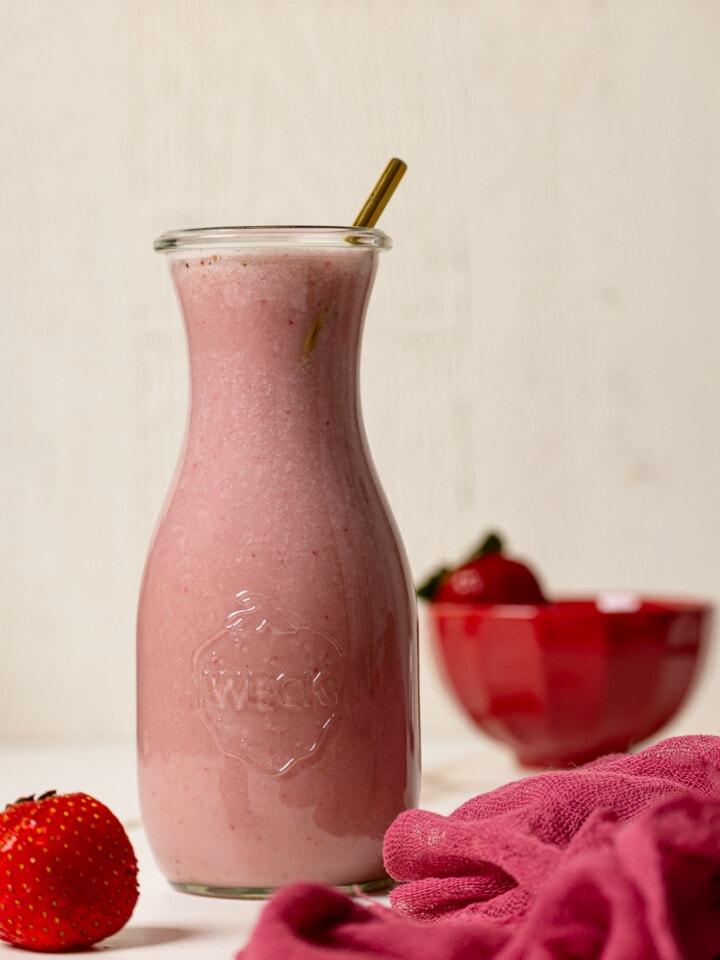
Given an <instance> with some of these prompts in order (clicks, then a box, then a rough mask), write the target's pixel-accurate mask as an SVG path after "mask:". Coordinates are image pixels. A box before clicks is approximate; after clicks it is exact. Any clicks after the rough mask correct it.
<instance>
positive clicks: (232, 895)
mask: <svg viewBox="0 0 720 960" xmlns="http://www.w3.org/2000/svg"><path fill="white" fill-rule="evenodd" d="M393 884H394V880H392V879H391V878H390V877H379V878H378V879H376V880H365V881H363V882H362V883H346V884H340V885H338V886H335V885H334V884H331V886H332V887H333V889H334V890H340V891H341V892H342V893H347V894H350V895H351V896H352V895H353V894H363V893H379V892H380V891H382V890H387V889H389V888H390V887H392V886H393ZM170 886H171V887H172V888H173V890H177V891H178V892H179V893H191V894H193V895H194V896H198V897H222V898H224V899H227V900H267V899H268V898H269V897H271V896H272V895H273V894H274V893H277V891H278V890H280V889H281V888H280V887H210V886H205V885H204V884H202V883H175V882H174V881H170Z"/></svg>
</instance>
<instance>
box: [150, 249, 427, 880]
mask: <svg viewBox="0 0 720 960" xmlns="http://www.w3.org/2000/svg"><path fill="white" fill-rule="evenodd" d="M377 255H378V254H377V251H376V250H373V249H367V248H365V247H364V246H363V245H362V244H361V243H360V244H357V245H353V244H348V243H347V242H346V241H345V240H344V239H342V238H341V237H340V236H339V235H338V236H337V237H334V239H333V241H332V242H331V243H330V244H328V245H322V244H319V243H314V242H313V243H310V244H306V245H302V246H301V245H294V246H287V245H278V244H277V243H273V244H270V245H268V246H257V245H253V244H251V243H248V242H247V241H245V242H244V243H243V244H239V245H237V246H236V247H235V248H230V247H227V246H216V247H214V246H212V245H207V244H205V245H202V246H198V247H196V248H186V249H183V250H179V251H174V252H170V254H169V257H170V265H171V272H172V277H173V281H174V284H175V287H176V290H177V293H178V297H179V301H180V305H181V308H182V312H183V315H184V318H185V324H186V330H187V337H188V345H189V355H190V372H191V404H190V414H189V419H188V428H187V434H186V439H185V444H184V449H183V452H182V456H181V458H180V463H179V466H178V469H177V472H176V476H175V480H174V482H173V486H172V489H171V491H170V493H169V495H168V499H167V501H166V505H165V508H164V511H163V514H162V516H161V518H160V521H159V524H158V527H157V530H156V533H155V537H154V540H153V544H152V546H151V549H150V553H149V556H148V560H147V565H146V570H145V575H144V579H143V585H142V591H141V598H140V607H139V614H138V746H139V775H140V792H141V803H142V814H143V821H144V824H145V827H146V830H147V834H148V837H149V840H150V843H151V846H152V849H153V851H154V854H155V857H156V859H157V861H158V863H159V865H160V867H161V869H162V870H163V872H164V873H165V875H166V876H167V878H168V879H169V880H170V881H171V882H172V883H174V884H176V885H178V886H181V887H184V888H187V889H191V890H192V889H195V890H197V891H198V892H212V893H220V894H223V893H224V894H226V895H243V894H245V895H248V894H252V892H253V891H263V890H267V889H272V888H275V887H278V886H280V885H282V884H285V883H287V882H290V881H293V880H299V879H305V880H317V881H321V882H325V883H329V884H334V885H347V884H372V882H373V881H377V880H381V879H382V878H383V877H384V870H383V864H382V839H383V834H384V832H385V830H386V828H387V827H388V826H389V824H390V823H391V821H392V820H393V819H394V818H395V817H396V816H397V815H398V814H399V813H400V812H401V811H402V810H404V809H406V808H407V807H409V806H413V805H414V804H415V803H416V800H417V788H418V779H419V743H418V739H417V736H418V720H417V675H416V619H415V603H414V597H413V591H412V584H411V581H410V577H409V574H408V570H407V564H406V561H405V557H404V554H403V550H402V547H401V545H400V542H399V539H398V536H397V532H396V530H395V527H394V525H393V522H392V519H391V517H390V514H389V511H388V508H387V505H386V503H385V500H384V498H383V495H382V492H381V490H380V487H379V485H378V481H377V478H376V476H375V473H374V470H373V468H372V465H371V461H370V458H369V455H368V451H367V446H366V442H365V436H364V432H363V427H362V422H361V416H360V410H359V404H358V399H357V394H358V384H357V373H358V364H357V358H358V354H359V347H360V336H361V328H362V323H363V315H364V312H365V305H366V302H367V297H368V295H369V292H370V289H371V287H372V282H373V278H374V274H375V267H376V258H377Z"/></svg>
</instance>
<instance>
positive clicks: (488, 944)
mask: <svg viewBox="0 0 720 960" xmlns="http://www.w3.org/2000/svg"><path fill="white" fill-rule="evenodd" d="M385 861H386V866H387V868H388V871H389V873H390V875H391V876H392V877H394V878H395V879H396V880H399V881H403V884H402V885H401V886H399V887H397V888H396V889H395V890H394V891H393V892H392V894H391V903H392V906H393V910H388V909H386V908H383V907H380V906H367V905H365V904H364V903H361V902H358V901H353V900H351V899H350V898H349V897H346V896H345V895H343V894H341V893H338V892H337V891H334V890H331V889H328V888H325V887H322V886H318V885H314V884H295V885H293V886H290V887H287V888H286V889H284V890H283V891H281V892H280V893H278V894H277V895H276V896H275V897H274V898H273V899H272V900H271V901H270V903H269V904H268V905H267V906H266V907H265V909H264V910H263V912H262V914H261V916H260V919H259V921H258V924H257V926H256V928H255V930H254V931H253V934H252V936H251V938H250V941H249V943H248V945H247V946H246V947H245V948H244V949H243V950H242V951H241V952H240V953H239V954H238V960H334V958H337V960H360V958H392V960H425V958H427V960H431V958H432V960H470V958H473V960H486V958H495V960H716V958H720V738H719V737H679V738H674V739H671V740H665V741H663V742H662V743H660V744H658V745H656V746H654V747H651V748H649V749H648V750H645V751H643V752H642V753H639V754H637V755H635V756H626V755H612V756H608V757H604V758H602V759H601V760H597V761H595V762H594V763H591V764H587V765H586V766H584V767H580V768H578V769H576V770H571V771H563V772H553V773H546V774H538V775H536V776H531V777H527V778H526V779H524V780H520V781H517V782H515V783H511V784H508V785H506V786H504V787H501V788H500V789H498V790H494V791H492V792H491V793H488V794H484V795H481V796H479V797H476V798H474V799H472V800H469V801H468V802H467V803H465V804H463V806H461V807H460V808H459V809H458V810H456V811H455V812H454V813H452V814H451V815H450V816H449V817H442V816H439V815H437V814H432V813H427V812H424V811H420V810H412V811H408V812H407V813H405V814H403V815H402V816H400V817H399V818H398V819H397V820H396V821H395V823H394V824H393V825H392V826H391V828H390V830H389V831H388V833H387V836H386V838H385Z"/></svg>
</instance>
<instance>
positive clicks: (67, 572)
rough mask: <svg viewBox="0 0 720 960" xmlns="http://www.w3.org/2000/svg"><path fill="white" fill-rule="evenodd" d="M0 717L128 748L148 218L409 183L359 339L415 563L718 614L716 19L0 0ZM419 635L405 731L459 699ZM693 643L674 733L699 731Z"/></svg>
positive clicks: (316, 0)
mask: <svg viewBox="0 0 720 960" xmlns="http://www.w3.org/2000/svg"><path fill="white" fill-rule="evenodd" d="M0 24H1V28H0V171H1V172H2V180H1V181H0V330H1V336H2V340H1V343H0V439H1V443H2V445H1V447H0V450H1V451H2V454H1V455H2V459H1V461H0V505H1V507H2V516H3V520H2V538H1V540H0V563H1V568H0V631H2V632H1V634H0V642H1V648H0V650H1V655H2V669H1V670H0V684H1V686H0V736H2V737H4V738H28V739H29V738H43V739H50V738H61V737H78V736H81V737H86V738H96V737H108V736H110V737H120V738H126V737H130V736H132V731H133V722H134V701H133V698H134V679H133V672H134V663H133V643H134V616H135V601H136V594H137V588H138V583H139V578H140V574H141V568H142V562H143V558H144V554H145V550H146V547H147V543H148V540H149V537H150V533H151V530H152V526H153V524H154V521H155V518H156V515H157V512H158V510H159V507H160V504H161V501H162V499H163V497H164V494H165V490H166V486H167V483H168V480H169V477H170V474H171V472H172V469H173V466H174V462H175V458H176V455H177V452H178V449H179V443H180V437H181V433H182V429H183V425H184V417H185V403H186V391H187V388H186V370H185V347H184V342H183V334H182V329H181V324H180V319H179V315H178V312H177V308H176V306H175V302H174V298H173V294H172V291H171V289H170V284H169V280H168V278H167V275H166V272H165V264H164V263H163V262H162V260H161V259H160V258H159V257H157V256H156V255H155V254H153V252H152V249H151V243H152V240H153V239H154V237H155V236H156V235H157V234H159V233H160V232H161V231H163V230H165V229H169V228H172V227H179V226H202V225H213V224H220V223H274V222H282V223H292V222H298V223H317V222H321V223H347V222H349V221H350V220H352V218H353V217H354V215H355V213H356V212H357V210H358V208H359V207H360V205H361V204H362V202H363V200H364V199H365V196H366V194H367V192H368V190H369V189H370V187H371V186H372V184H373V182H374V180H375V178H376V177H377V175H378V174H379V172H380V170H381V169H382V167H383V166H384V164H385V162H386V160H387V159H388V158H389V157H390V156H392V155H398V156H401V157H403V158H404V159H405V160H406V161H407V163H408V165H409V171H408V173H407V175H406V177H405V179H404V181H403V183H402V185H401V186H400V188H399V190H398V193H397V194H396V196H395V198H394V199H393V200H392V202H391V204H390V206H389V207H388V209H387V210H386V212H385V214H384V216H383V219H382V221H381V224H380V225H381V226H382V227H383V228H384V229H385V230H386V231H387V232H388V233H389V234H391V236H392V237H393V238H394V241H395V249H394V251H393V252H392V253H391V254H389V255H388V256H386V257H384V258H383V260H382V263H381V266H380V274H379V277H378V282H377V284H376V288H375V292H374V294H373V298H372V303H371V309H370V314H369V317H368V322H367V327H366V336H365V344H364V353H363V386H364V408H365V415H366V426H367V431H368V435H369V439H370V443H371V446H372V449H373V452H374V456H375V460H376V464H377V467H378V471H379V473H380V475H381V477H382V479H383V482H384V486H385V489H386V492H387V494H388V497H389V499H390V501H391V503H392V505H393V508H394V511H395V514H396V517H397V520H398V523H399V525H400V528H401V530H402V533H403V536H404V539H405V543H406V547H407V550H408V554H409V556H410V560H411V563H412V567H413V571H414V573H415V575H416V577H420V576H423V575H424V574H425V573H426V572H427V571H428V570H429V569H430V568H432V567H433V566H434V565H435V564H436V563H437V562H438V561H441V560H454V559H456V558H458V557H459V556H461V555H462V554H463V552H464V551H465V550H466V549H467V548H469V547H470V546H471V545H472V544H473V543H474V541H475V540H476V539H477V538H478V537H479V536H480V535H481V533H482V532H484V531H485V530H486V529H487V528H489V527H499V528H500V529H501V530H502V531H504V532H505V534H506V535H507V537H508V539H509V541H510V544H511V546H512V547H513V548H514V549H515V550H516V551H518V552H520V553H521V554H523V555H524V556H526V557H530V558H533V559H534V561H535V562H536V564H537V566H538V568H539V569H540V570H541V571H542V573H543V574H544V577H545V580H546V582H547V584H548V587H549V588H550V589H551V590H552V591H553V592H572V591H587V590H593V589H597V588H602V587H627V588H635V589H638V590H644V591H651V592H672V593H683V594H692V595H696V596H703V597H708V598H710V599H712V600H714V601H717V602H720V547H719V546H718V545H719V544H720V502H719V492H720V428H719V426H718V412H719V410H720V377H719V376H718V372H717V371H718V364H719V362H720V322H719V321H718V305H719V304H720V270H719V269H718V263H717V261H718V257H719V255H720V176H719V175H718V171H719V170H720V124H718V122H717V118H718V115H719V114H720V109H719V108H720V102H719V101H720V66H719V65H718V59H717V51H718V49H720V4H718V3H716V2H715V0H686V2H684V3H678V2H677V0H632V2H630V0H543V2H538V0H494V2H493V0H433V2H430V0H203V2H202V3H198V2H197V0H62V2H58V0H24V2H22V3H18V2H16V0H12V2H11V0H0ZM426 639H427V638H426V637H425V636H424V635H423V650H424V664H423V665H424V668H425V669H424V679H423V685H424V693H425V698H424V722H425V724H426V725H427V726H428V727H430V726H432V727H435V728H452V727H453V725H455V724H459V723H461V722H462V721H461V719H460V717H459V714H457V712H456V711H455V710H454V707H453V706H452V704H451V703H450V702H449V701H448V700H447V698H446V697H445V696H444V694H443V692H442V689H441V688H440V687H439V685H438V683H437V679H436V674H435V668H434V665H433V663H432V660H431V659H430V658H429V657H428V655H427V649H426ZM719 696H720V666H719V665H718V661H717V659H713V660H712V661H711V662H710V664H709V666H708V669H707V672H706V674H705V676H704V678H703V682H702V684H701V686H700V688H699V690H698V692H697V694H696V696H695V699H694V701H693V703H692V705H691V707H690V708H689V709H688V710H687V711H686V712H685V713H684V714H683V716H682V717H681V718H680V719H679V721H678V723H677V724H676V728H678V729H683V730H704V731H706V732H714V733H720V720H719V719H718V716H717V711H716V709H715V706H714V705H715V703H716V702H717V699H718V697H719Z"/></svg>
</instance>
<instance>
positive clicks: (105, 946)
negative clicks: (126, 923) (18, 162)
mask: <svg viewBox="0 0 720 960" xmlns="http://www.w3.org/2000/svg"><path fill="white" fill-rule="evenodd" d="M194 936H196V932H195V931H194V930H188V929H182V928H180V927H126V928H125V929H124V930H121V931H120V932H119V933H116V934H115V935H114V936H112V937H108V939H107V940H104V941H103V942H102V943H99V944H98V945H97V947H95V950H96V951H98V952H99V951H100V950H132V949H134V948H137V947H156V946H159V945H160V944H161V943H174V942H176V941H178V940H188V939H189V938H190V937H194Z"/></svg>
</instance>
